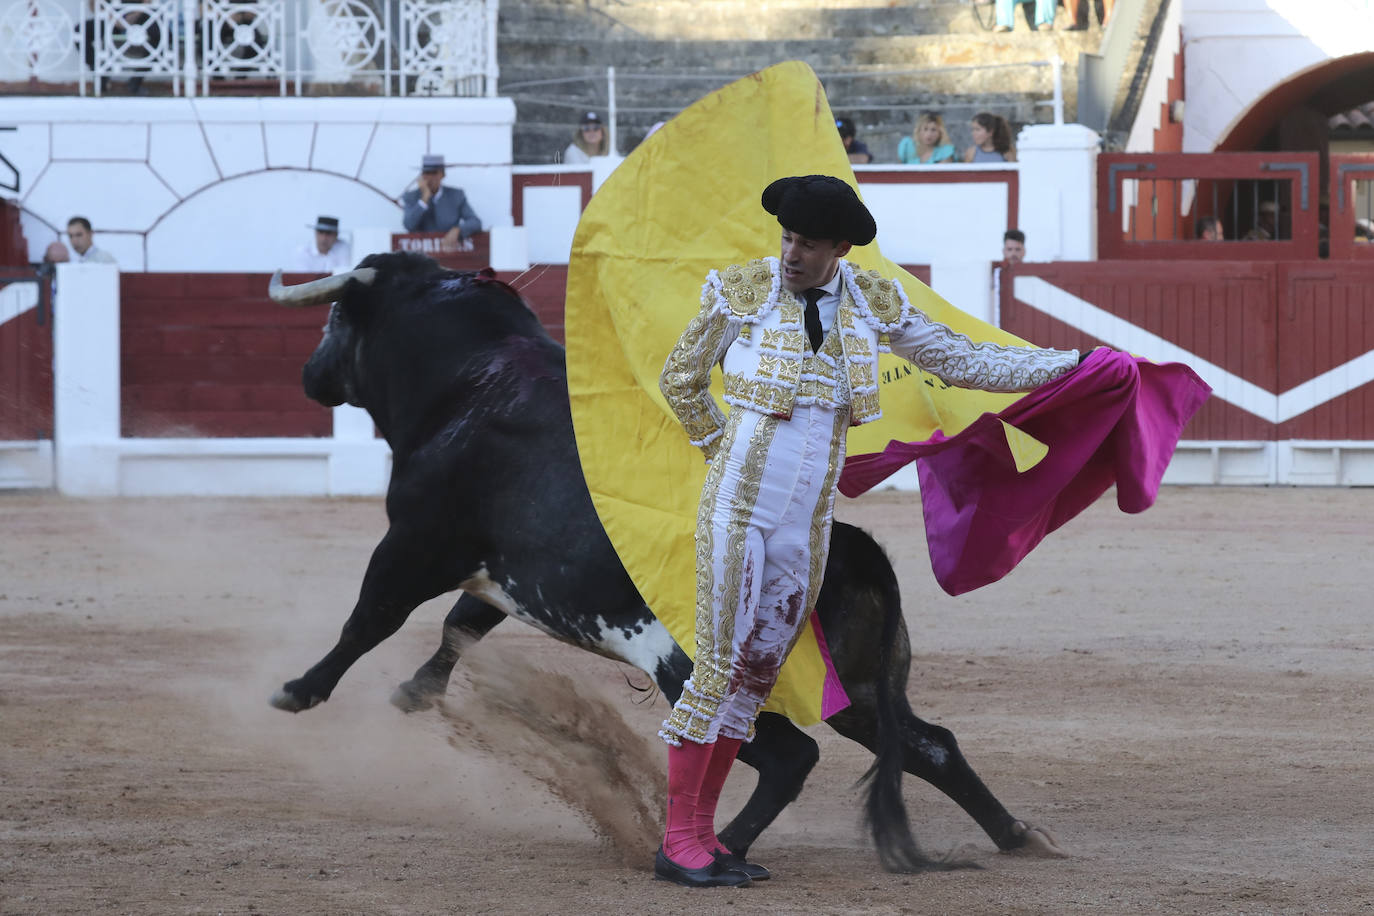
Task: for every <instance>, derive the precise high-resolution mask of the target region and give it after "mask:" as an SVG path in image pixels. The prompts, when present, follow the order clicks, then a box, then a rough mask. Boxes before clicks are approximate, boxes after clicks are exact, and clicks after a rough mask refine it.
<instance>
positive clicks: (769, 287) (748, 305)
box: [720, 259, 777, 319]
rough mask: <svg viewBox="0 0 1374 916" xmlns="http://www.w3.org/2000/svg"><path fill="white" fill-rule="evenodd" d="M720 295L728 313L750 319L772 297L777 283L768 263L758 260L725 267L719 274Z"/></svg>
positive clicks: (760, 310)
mask: <svg viewBox="0 0 1374 916" xmlns="http://www.w3.org/2000/svg"><path fill="white" fill-rule="evenodd" d="M720 282H721V289H720V292H721V295H722V296H723V297H724V298H725V301H726V302H727V303H728V304H729V306H730V311H732V312H734V313H735V315H737V316H738V317H740V318H746V319H747V318H751V317H753V316H755V315H758V314H760V313H761V312H766V309H765V308H764V306H765V305H767V304H768V302H769V300H770V298H771V297H772V296H773V294H774V292H775V290H776V287H777V281H776V278H775V277H774V276H773V271H772V268H771V266H770V265H769V263H768V261H766V260H763V259H760V260H757V261H750V262H749V263H748V264H742V265H738V264H737V265H734V266H731V267H727V268H726V269H725V270H723V271H721V272H720Z"/></svg>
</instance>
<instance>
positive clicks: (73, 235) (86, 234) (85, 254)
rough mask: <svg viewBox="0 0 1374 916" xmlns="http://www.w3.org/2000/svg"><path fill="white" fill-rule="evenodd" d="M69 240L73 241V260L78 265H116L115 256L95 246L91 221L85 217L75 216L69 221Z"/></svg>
mask: <svg viewBox="0 0 1374 916" xmlns="http://www.w3.org/2000/svg"><path fill="white" fill-rule="evenodd" d="M67 238H69V239H71V243H72V251H73V252H74V253H75V254H76V257H74V258H72V260H73V261H75V262H76V263H77V264H114V263H115V259H114V256H113V255H111V254H110V253H109V252H107V251H102V250H101V249H99V248H97V247H96V246H95V239H94V238H93V236H92V235H91V221H90V220H88V219H86V217H84V216H73V217H72V218H71V219H69V220H67Z"/></svg>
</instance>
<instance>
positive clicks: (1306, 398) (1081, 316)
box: [1013, 277, 1374, 423]
mask: <svg viewBox="0 0 1374 916" xmlns="http://www.w3.org/2000/svg"><path fill="white" fill-rule="evenodd" d="M1013 289H1014V291H1015V294H1016V298H1017V299H1019V300H1020V301H1022V302H1024V303H1025V304H1026V305H1029V306H1030V307H1031V308H1033V309H1035V310H1036V311H1039V312H1044V313H1045V314H1046V315H1049V316H1050V317H1051V318H1056V319H1058V320H1059V321H1062V322H1064V323H1065V324H1068V325H1072V326H1073V327H1075V328H1078V329H1079V330H1081V331H1082V332H1083V333H1085V334H1088V335H1090V336H1092V337H1095V338H1097V339H1098V340H1101V341H1104V342H1105V343H1108V344H1111V345H1112V346H1113V347H1116V348H1117V349H1119V350H1125V351H1127V352H1128V353H1135V354H1137V355H1139V356H1144V357H1146V358H1148V359H1152V360H1154V361H1155V362H1159V363H1185V364H1187V365H1188V366H1189V367H1190V368H1192V370H1193V371H1194V372H1196V373H1197V374H1198V375H1199V376H1201V377H1202V380H1203V381H1204V382H1206V383H1207V384H1209V385H1211V386H1212V394H1213V395H1214V396H1216V397H1218V398H1221V399H1222V400H1223V401H1226V402H1227V403H1228V404H1234V405H1235V406H1237V407H1239V408H1240V409H1241V410H1244V411H1245V412H1246V413H1251V414H1254V415H1255V416H1257V417H1259V418H1260V419H1262V420H1268V421H1269V422H1270V423H1282V422H1284V421H1285V420H1291V419H1293V418H1294V417H1296V416H1300V415H1302V414H1304V413H1307V411H1309V410H1311V409H1312V408H1314V407H1316V406H1317V405H1319V404H1325V403H1326V402H1327V401H1330V400H1332V399H1334V398H1338V397H1340V396H1341V395H1343V394H1346V393H1347V392H1350V391H1354V390H1355V389H1356V388H1359V387H1360V386H1361V385H1366V384H1368V383H1369V382H1372V381H1374V350H1371V351H1369V352H1368V353H1364V354H1362V355H1360V356H1357V357H1355V358H1354V359H1352V360H1350V361H1349V362H1347V363H1344V364H1343V365H1340V366H1337V367H1336V368H1334V369H1330V370H1328V371H1326V372H1323V373H1322V374H1321V375H1318V376H1315V377H1314V378H1310V379H1308V380H1307V381H1305V382H1303V383H1302V384H1301V385H1298V386H1296V387H1294V388H1290V389H1289V390H1288V391H1285V392H1283V393H1282V394H1279V395H1274V394H1270V393H1269V392H1267V391H1265V390H1264V389H1263V388H1261V387H1259V386H1258V385H1255V384H1252V383H1251V382H1247V381H1246V380H1245V379H1243V378H1241V377H1240V376H1238V375H1235V374H1233V373H1230V372H1227V371H1226V370H1225V369H1223V368H1221V367H1220V366H1218V365H1217V364H1215V363H1210V362H1208V361H1207V360H1205V359H1202V358H1201V357H1199V356H1197V355H1196V354H1194V353H1190V352H1189V351H1187V350H1185V349H1184V348H1183V347H1180V346H1179V345H1178V344H1176V343H1172V342H1170V341H1168V340H1165V339H1164V338H1163V337H1160V336H1159V335H1157V334H1151V333H1150V332H1149V331H1146V330H1145V329H1144V328H1141V327H1139V326H1138V325H1134V324H1131V323H1130V322H1129V321H1126V320H1125V319H1123V318H1118V317H1117V316H1116V315H1113V314H1112V313H1111V312H1108V311H1105V310H1103V309H1100V308H1098V307H1097V306H1095V305H1093V304H1092V303H1091V302H1088V301H1087V300H1085V299H1080V298H1078V297H1077V296H1075V295H1073V294H1072V293H1069V292H1065V291H1064V290H1062V289H1060V288H1059V287H1057V286H1054V285H1052V284H1050V283H1048V282H1046V281H1045V280H1043V279H1041V278H1040V277H1017V278H1016V285H1015V287H1014V288H1013Z"/></svg>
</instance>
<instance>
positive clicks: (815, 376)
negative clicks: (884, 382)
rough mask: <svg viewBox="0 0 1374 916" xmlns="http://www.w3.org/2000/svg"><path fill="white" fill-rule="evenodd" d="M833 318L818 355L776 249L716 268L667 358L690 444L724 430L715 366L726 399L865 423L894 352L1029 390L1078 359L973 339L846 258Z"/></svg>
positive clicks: (958, 379)
mask: <svg viewBox="0 0 1374 916" xmlns="http://www.w3.org/2000/svg"><path fill="white" fill-rule="evenodd" d="M839 271H840V275H841V276H842V278H843V281H842V284H841V293H840V305H839V309H838V310H837V311H836V314H835V324H834V327H832V328H831V330H830V332H829V334H828V335H827V337H826V341H825V344H824V345H823V346H822V347H821V350H820V352H819V353H816V354H812V353H810V352H809V347H808V346H807V340H806V333H805V331H804V329H803V325H802V304H801V303H800V302H799V301H798V299H797V297H796V296H795V295H794V294H793V293H791V292H788V291H787V290H784V289H783V287H782V275H781V272H780V269H779V265H778V259H777V258H771V257H770V258H761V259H759V260H756V261H750V262H749V263H748V264H744V265H739V266H734V267H729V268H726V269H725V270H723V271H715V270H713V271H711V272H710V273H709V274H707V275H706V283H705V285H704V286H703V287H702V290H701V312H700V313H699V314H698V315H697V316H696V317H695V318H693V319H692V321H691V323H690V324H688V325H687V330H685V331H684V332H683V333H682V337H681V338H680V339H679V340H678V342H677V346H675V347H674V348H673V351H672V353H670V354H669V355H668V360H667V362H666V363H665V364H664V367H663V374H662V376H660V378H659V388H660V390H662V392H663V396H664V397H665V398H666V399H667V400H668V406H669V407H671V408H672V410H673V412H674V413H675V414H677V417H678V419H679V420H680V421H681V422H682V425H683V426H684V427H685V428H686V430H687V434H688V436H689V437H690V438H691V440H692V444H693V445H696V446H698V447H700V448H701V449H703V450H704V451H705V452H706V454H707V456H708V457H710V456H711V455H712V454H714V453H715V450H716V444H717V443H716V440H717V439H719V438H720V435H721V434H722V433H723V432H724V429H725V415H724V413H723V412H722V411H721V409H720V406H719V405H718V404H717V403H716V401H715V399H714V398H713V397H711V391H710V378H711V367H712V366H713V365H715V364H716V363H720V364H721V366H722V368H723V370H724V373H725V400H726V401H727V402H728V403H730V404H732V405H734V406H736V407H744V408H747V409H749V410H755V411H758V412H760V413H765V414H770V415H772V416H776V417H782V418H784V419H790V418H791V416H792V409H793V407H794V406H795V405H797V404H822V405H825V406H828V407H834V408H839V407H842V406H845V405H848V406H849V408H850V420H851V423H852V424H853V425H855V426H858V425H859V424H861V423H867V422H869V421H871V420H876V419H878V418H879V417H880V416H882V411H881V410H880V409H879V406H878V354H879V353H880V352H889V351H890V352H893V353H896V354H898V355H899V356H902V357H903V358H905V359H907V360H909V361H910V362H912V363H914V364H916V365H917V366H919V367H920V368H922V369H924V370H925V371H926V372H929V373H930V374H932V375H934V376H935V377H937V378H939V379H940V380H941V381H944V382H945V383H947V384H950V385H955V386H958V387H960V388H977V389H981V390H983V391H1004V392H1010V391H1029V390H1030V389H1032V388H1035V387H1036V386H1038V385H1041V384H1044V383H1045V382H1048V381H1049V380H1050V379H1053V378H1056V377H1058V376H1060V375H1062V374H1064V373H1065V372H1067V371H1068V370H1069V369H1072V368H1073V367H1074V366H1076V365H1077V364H1078V351H1077V350H1041V349H1038V348H1035V347H1006V346H1002V345H1000V344H994V343H975V342H974V341H972V340H970V339H969V338H968V337H966V336H964V335H963V334H958V333H956V332H954V331H952V330H950V329H949V328H947V327H945V326H944V325H942V324H937V323H936V322H934V321H931V320H930V319H929V318H928V317H926V315H925V314H924V313H922V312H920V311H919V310H917V309H916V308H915V307H914V306H912V304H911V302H910V301H909V300H908V299H907V297H906V293H905V292H904V291H903V290H902V287H901V284H900V283H897V282H896V281H894V280H888V279H885V278H883V277H882V276H881V275H879V274H878V273H877V272H876V271H861V270H856V269H855V268H854V266H853V265H852V264H850V263H849V262H848V261H843V260H842V261H840V264H839Z"/></svg>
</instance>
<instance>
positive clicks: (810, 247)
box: [779, 229, 852, 293]
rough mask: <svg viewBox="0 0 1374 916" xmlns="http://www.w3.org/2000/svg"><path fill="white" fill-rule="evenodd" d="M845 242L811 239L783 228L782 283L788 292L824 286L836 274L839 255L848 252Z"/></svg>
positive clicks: (849, 246) (848, 246)
mask: <svg viewBox="0 0 1374 916" xmlns="http://www.w3.org/2000/svg"><path fill="white" fill-rule="evenodd" d="M851 247H852V246H851V245H850V244H849V243H848V242H837V241H835V240H834V239H810V238H807V237H806V236H804V235H801V234H800V233H797V232H793V231H792V230H791V229H784V230H782V251H781V255H780V257H779V260H780V261H781V262H782V285H783V286H784V287H786V288H787V290H788V292H792V293H800V292H803V291H805V290H808V289H811V288H812V287H814V286H823V285H825V284H826V283H828V282H830V278H831V277H833V276H835V267H836V265H837V264H839V261H840V258H842V257H844V256H845V255H847V254H849V249H850V248H851Z"/></svg>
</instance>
